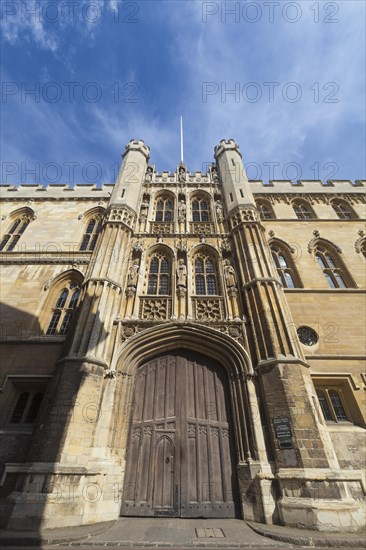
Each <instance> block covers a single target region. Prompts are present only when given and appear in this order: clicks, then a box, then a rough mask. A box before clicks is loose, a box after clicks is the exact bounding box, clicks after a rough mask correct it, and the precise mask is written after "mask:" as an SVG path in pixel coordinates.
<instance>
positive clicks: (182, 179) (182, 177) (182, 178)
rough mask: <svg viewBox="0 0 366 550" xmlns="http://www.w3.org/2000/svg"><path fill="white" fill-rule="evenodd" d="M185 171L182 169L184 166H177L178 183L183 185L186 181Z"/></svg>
mask: <svg viewBox="0 0 366 550" xmlns="http://www.w3.org/2000/svg"><path fill="white" fill-rule="evenodd" d="M186 178H187V176H186V169H185V168H184V166H179V168H178V181H179V182H180V183H183V182H185V181H186Z"/></svg>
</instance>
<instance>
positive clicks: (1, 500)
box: [0, 303, 107, 531]
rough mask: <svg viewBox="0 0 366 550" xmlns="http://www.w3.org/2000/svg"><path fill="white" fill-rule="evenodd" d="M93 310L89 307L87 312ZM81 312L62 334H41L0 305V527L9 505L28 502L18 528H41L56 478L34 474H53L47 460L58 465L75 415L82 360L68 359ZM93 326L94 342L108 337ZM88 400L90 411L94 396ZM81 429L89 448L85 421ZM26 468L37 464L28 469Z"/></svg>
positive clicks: (93, 319) (29, 318)
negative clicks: (42, 471) (95, 336)
mask: <svg viewBox="0 0 366 550" xmlns="http://www.w3.org/2000/svg"><path fill="white" fill-rule="evenodd" d="M92 307H93V303H91V304H90V309H92ZM81 308H82V304H81V305H80V306H79V308H78V310H76V311H75V314H74V317H73V319H72V320H71V322H70V325H69V329H68V334H67V335H57V334H56V335H50V336H48V335H46V334H45V332H46V331H45V330H44V327H43V328H42V327H41V326H40V325H39V322H38V319H37V318H36V317H35V316H33V315H30V314H29V313H26V312H24V311H21V310H19V309H16V308H14V307H12V306H9V305H7V304H4V303H2V304H0V312H1V324H0V361H1V367H0V406H1V409H0V411H1V413H0V433H1V439H2V444H1V446H0V479H1V485H0V517H1V526H2V527H7V526H8V525H9V519H10V518H11V516H12V514H13V512H14V511H15V510H14V508H16V507H18V505H24V504H28V505H29V514H28V513H27V519H26V520H25V521H24V526H23V525H22V527H21V528H24V529H31V530H33V531H36V530H37V529H38V530H39V531H40V529H41V523H42V521H41V519H40V518H41V517H42V509H43V508H44V506H45V497H46V496H47V493H49V492H50V491H51V490H52V489H51V485H52V483H54V481H55V476H51V475H47V473H46V474H44V475H43V474H41V475H39V473H38V472H39V471H41V470H45V471H47V472H49V471H52V470H54V468H52V463H57V462H59V461H60V458H61V454H62V450H63V447H64V443H65V440H66V438H67V435H68V432H69V431H70V432H71V430H69V428H70V424H71V423H73V422H75V415H77V414H78V415H79V416H80V413H81V414H82V411H77V406H78V396H79V395H80V393H83V385H84V383H85V379H86V373H85V369H84V364H85V363H84V361H83V355H82V356H80V357H75V356H73V357H72V358H71V357H68V354H69V350H70V348H71V345H72V343H73V339H74V338H73V337H74V334H75V327H76V325H77V320H78V316H79V314H80V310H81ZM90 309H89V311H90ZM98 322H100V319H99V316H98V313H97V314H96V315H95V314H94V315H93V316H89V317H88V323H90V324H91V325H92V326H95V324H98ZM100 327H101V328H100V332H99V336H98V342H101V341H104V340H105V338H106V336H107V333H106V332H105V330H104V328H103V325H102V324H100ZM46 330H47V327H46ZM83 334H85V331H84V332H83ZM103 372H104V368H103V367H100V366H99V367H96V369H95V373H94V374H95V375H96V377H97V378H98V383H97V385H98V387H99V389H100V391H99V394H98V395H99V396H100V397H101V395H102V388H103ZM88 374H89V373H88ZM40 395H41V396H42V397H41V398H40ZM93 402H95V406H96V407H97V406H98V401H97V399H96V398H95V395H94V397H93ZM88 414H90V412H88ZM94 425H95V423H94ZM88 429H89V432H90V434H89V435H90V443H92V430H93V425H90V420H89V427H88ZM32 463H43V464H42V465H40V466H38V465H37V467H36V468H33V471H32V472H31V469H32V468H31V464H32Z"/></svg>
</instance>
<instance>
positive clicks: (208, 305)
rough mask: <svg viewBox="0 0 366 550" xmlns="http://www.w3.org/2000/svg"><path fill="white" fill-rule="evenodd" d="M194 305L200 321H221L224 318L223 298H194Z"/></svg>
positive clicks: (196, 315)
mask: <svg viewBox="0 0 366 550" xmlns="http://www.w3.org/2000/svg"><path fill="white" fill-rule="evenodd" d="M193 305H194V311H195V317H196V319H197V320H198V321H219V320H221V319H222V318H223V302H222V299H221V298H193Z"/></svg>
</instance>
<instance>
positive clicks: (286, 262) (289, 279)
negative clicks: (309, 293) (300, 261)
mask: <svg viewBox="0 0 366 550" xmlns="http://www.w3.org/2000/svg"><path fill="white" fill-rule="evenodd" d="M271 252H272V257H273V261H274V263H275V266H276V269H277V275H278V278H279V280H280V282H281V283H282V285H283V286H284V287H285V288H301V286H302V285H301V284H300V278H299V275H298V273H297V269H296V267H295V264H294V261H293V259H292V257H291V252H290V250H288V249H287V250H286V249H285V247H284V246H279V245H278V244H277V243H273V244H271Z"/></svg>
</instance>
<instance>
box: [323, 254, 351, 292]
mask: <svg viewBox="0 0 366 550" xmlns="http://www.w3.org/2000/svg"><path fill="white" fill-rule="evenodd" d="M315 257H316V259H317V262H318V264H319V266H320V268H321V269H322V271H323V273H324V277H325V278H326V280H327V283H328V285H329V286H330V288H348V287H352V286H354V285H353V284H352V280H351V277H350V275H349V274H348V272H347V269H346V267H345V265H344V264H343V262H342V260H341V259H340V257H339V254H338V252H336V250H330V249H328V248H326V247H325V246H321V245H320V246H318V247H317V251H316V253H315Z"/></svg>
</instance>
